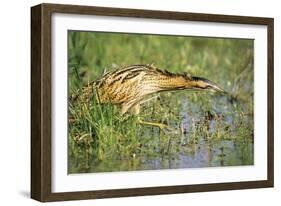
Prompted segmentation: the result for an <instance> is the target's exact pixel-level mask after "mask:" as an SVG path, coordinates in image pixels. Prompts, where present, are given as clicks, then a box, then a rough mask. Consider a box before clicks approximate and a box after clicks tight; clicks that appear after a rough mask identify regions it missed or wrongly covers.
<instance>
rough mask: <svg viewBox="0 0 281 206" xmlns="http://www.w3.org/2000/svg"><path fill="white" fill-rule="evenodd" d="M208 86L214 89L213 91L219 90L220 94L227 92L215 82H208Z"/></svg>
mask: <svg viewBox="0 0 281 206" xmlns="http://www.w3.org/2000/svg"><path fill="white" fill-rule="evenodd" d="M208 87H209V88H210V89H211V90H213V91H215V92H219V93H222V94H227V92H226V91H224V90H223V89H222V88H221V87H219V86H218V85H217V84H214V83H212V84H209V85H208Z"/></svg>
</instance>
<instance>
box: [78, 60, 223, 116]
mask: <svg viewBox="0 0 281 206" xmlns="http://www.w3.org/2000/svg"><path fill="white" fill-rule="evenodd" d="M183 89H201V90H204V89H210V90H215V91H219V92H223V90H222V89H221V88H220V87H219V86H218V85H216V84H215V83H213V82H211V81H209V80H207V79H204V78H200V77H192V76H191V75H190V74H187V73H182V74H175V73H171V72H168V71H167V70H162V69H159V68H157V67H155V66H154V65H152V64H146V65H131V66H125V67H122V68H120V69H118V70H115V71H112V72H108V73H106V74H104V75H103V76H102V77H101V78H100V79H98V80H96V81H94V82H93V83H92V84H89V85H88V86H86V87H84V88H83V92H86V93H89V95H90V94H91V93H93V92H94V91H96V96H97V98H98V102H99V103H112V104H117V105H120V106H121V108H122V111H121V113H122V114H124V113H126V112H128V111H131V112H133V113H138V112H139V109H140V106H139V105H140V104H141V103H142V102H143V101H145V100H146V99H147V98H148V97H149V96H150V95H152V94H155V93H158V92H163V91H174V90H183ZM90 96H92V95H90Z"/></svg>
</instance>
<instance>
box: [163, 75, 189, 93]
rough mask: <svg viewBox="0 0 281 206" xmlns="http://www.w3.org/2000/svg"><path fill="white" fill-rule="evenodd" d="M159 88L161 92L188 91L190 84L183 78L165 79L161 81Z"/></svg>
mask: <svg viewBox="0 0 281 206" xmlns="http://www.w3.org/2000/svg"><path fill="white" fill-rule="evenodd" d="M158 87H159V89H160V90H161V91H173V90H180V89H187V88H188V87H189V82H188V81H187V80H186V79H185V78H184V77H182V76H174V77H163V78H161V80H159V84H158Z"/></svg>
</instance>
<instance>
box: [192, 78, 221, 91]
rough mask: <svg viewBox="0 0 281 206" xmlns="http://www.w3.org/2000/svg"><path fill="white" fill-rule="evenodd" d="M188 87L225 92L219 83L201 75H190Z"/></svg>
mask: <svg viewBox="0 0 281 206" xmlns="http://www.w3.org/2000/svg"><path fill="white" fill-rule="evenodd" d="M188 87H189V89H195V90H208V91H214V92H220V93H226V92H225V91H224V90H223V89H222V88H221V87H220V86H219V85H217V84H216V83H214V82H212V81H210V80H208V79H205V78H202V77H190V78H189V83H188Z"/></svg>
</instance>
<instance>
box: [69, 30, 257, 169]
mask: <svg viewBox="0 0 281 206" xmlns="http://www.w3.org/2000/svg"><path fill="white" fill-rule="evenodd" d="M150 63H154V64H155V65H156V66H157V67H159V68H163V69H167V70H168V71H170V72H177V73H181V72H189V73H191V74H192V75H195V76H201V77H206V78H208V79H210V80H212V81H214V82H216V83H217V84H219V85H220V86H221V87H222V88H224V89H225V90H226V91H227V92H228V93H229V95H220V94H216V93H211V92H205V91H184V90H183V91H177V92H166V93H165V92H163V93H159V94H157V95H155V98H153V99H152V100H151V101H149V102H147V103H145V104H143V105H142V108H141V112H140V115H139V117H140V118H142V119H144V120H146V121H153V122H160V123H164V124H167V125H168V126H169V127H170V128H172V130H160V129H159V128H157V127H152V126H145V125H141V124H138V122H137V120H138V117H137V116H134V115H126V116H121V115H120V108H118V106H116V105H111V104H98V103H97V99H96V98H95V96H94V95H93V96H92V97H91V99H90V101H84V100H85V98H84V96H83V95H85V94H84V93H82V92H81V91H82V90H81V88H82V87H83V86H84V85H87V84H88V83H89V82H92V81H93V80H95V79H97V78H99V77H101V76H102V74H103V73H104V71H105V70H106V71H111V70H115V69H117V68H118V67H119V66H122V65H132V64H150ZM68 71H69V74H68V75H69V88H68V90H69V96H71V95H73V94H74V95H77V96H78V98H77V99H76V100H75V101H72V100H71V98H70V100H69V105H68V106H69V108H68V113H69V125H68V131H69V135H68V158H69V160H68V167H69V168H68V169H69V173H82V172H110V171H132V170H151V169H171V168H194V167H212V166H238V165H252V164H253V160H254V153H253V152H254V151H253V148H254V146H253V144H254V133H253V132H254V128H253V126H254V124H253V121H254V119H253V117H254V113H253V112H254V109H253V106H254V105H253V98H254V90H253V86H254V85H253V84H254V76H253V40H246V39H222V38H203V37H178V36H153V35H136V34H114V33H102V32H75V31H70V32H69V33H68Z"/></svg>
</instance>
